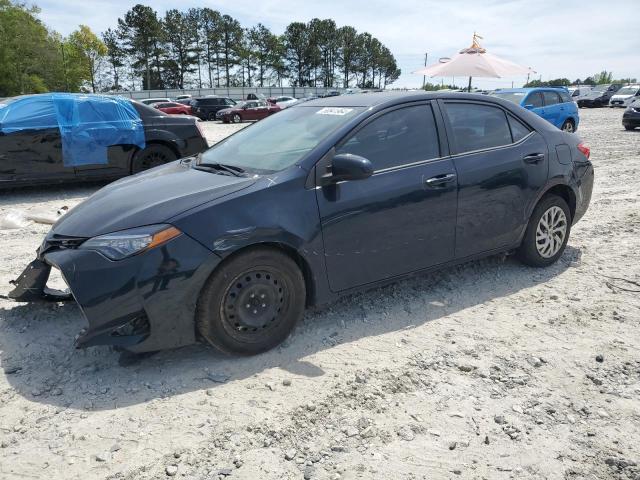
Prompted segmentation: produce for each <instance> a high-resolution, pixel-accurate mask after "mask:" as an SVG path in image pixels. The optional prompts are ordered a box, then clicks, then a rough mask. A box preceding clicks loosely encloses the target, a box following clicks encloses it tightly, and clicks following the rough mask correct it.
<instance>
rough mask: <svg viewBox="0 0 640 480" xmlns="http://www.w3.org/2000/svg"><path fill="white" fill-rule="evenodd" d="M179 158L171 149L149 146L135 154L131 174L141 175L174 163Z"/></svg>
mask: <svg viewBox="0 0 640 480" xmlns="http://www.w3.org/2000/svg"><path fill="white" fill-rule="evenodd" d="M177 158H178V157H177V156H176V154H175V153H174V152H173V150H171V149H170V148H169V147H165V146H164V145H157V144H152V145H147V147H146V148H144V149H143V150H140V151H139V152H137V153H136V154H135V156H134V157H133V160H132V162H131V173H139V172H142V171H144V170H148V169H150V168H153V167H157V166H159V165H164V164H165V163H168V162H172V161H174V160H175V159H177Z"/></svg>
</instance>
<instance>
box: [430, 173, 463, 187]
mask: <svg viewBox="0 0 640 480" xmlns="http://www.w3.org/2000/svg"><path fill="white" fill-rule="evenodd" d="M455 179H456V174H455V173H445V174H442V175H436V176H435V177H431V178H427V179H426V180H425V181H424V184H425V185H426V186H427V187H430V188H434V187H440V186H442V185H445V184H447V183H450V182H453V181H454V180H455Z"/></svg>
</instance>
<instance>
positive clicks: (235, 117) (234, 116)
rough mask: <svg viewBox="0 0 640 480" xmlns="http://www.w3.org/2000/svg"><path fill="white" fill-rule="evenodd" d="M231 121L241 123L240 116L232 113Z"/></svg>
mask: <svg viewBox="0 0 640 480" xmlns="http://www.w3.org/2000/svg"><path fill="white" fill-rule="evenodd" d="M232 120H233V123H242V117H241V116H240V114H239V113H236V114H234V115H233V119H232Z"/></svg>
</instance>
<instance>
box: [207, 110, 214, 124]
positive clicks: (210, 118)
mask: <svg viewBox="0 0 640 480" xmlns="http://www.w3.org/2000/svg"><path fill="white" fill-rule="evenodd" d="M215 119H216V113H215V112H209V114H208V115H207V120H209V121H210V122H213V121H215Z"/></svg>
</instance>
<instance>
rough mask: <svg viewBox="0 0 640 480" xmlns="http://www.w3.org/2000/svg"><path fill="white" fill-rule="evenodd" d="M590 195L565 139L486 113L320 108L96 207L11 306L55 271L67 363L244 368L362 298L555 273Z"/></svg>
mask: <svg viewBox="0 0 640 480" xmlns="http://www.w3.org/2000/svg"><path fill="white" fill-rule="evenodd" d="M592 187H593V167H592V165H591V163H590V162H589V148H588V147H587V146H585V145H584V144H582V142H581V141H580V139H579V138H578V136H576V135H570V134H567V133H565V132H561V131H559V130H558V129H556V128H554V127H553V126H551V125H550V124H549V123H548V122H546V121H544V120H542V119H541V118H540V117H539V116H537V115H535V114H533V113H532V112H529V111H527V110H525V109H523V108H520V107H518V106H516V105H515V104H513V103H511V102H506V101H501V100H500V99H499V98H496V97H489V96H481V95H469V94H463V93H448V94H441V93H426V92H423V93H405V92H400V93H396V92H394V93H389V94H380V95H370V94H369V95H344V96H341V97H336V98H331V99H322V100H316V101H312V102H307V103H305V104H304V105H300V106H296V107H293V108H287V109H285V110H284V111H282V112H281V113H279V114H278V115H274V116H273V117H270V118H268V119H266V120H264V121H262V122H258V123H257V124H256V125H254V126H252V127H250V128H246V129H243V130H241V131H239V132H237V133H236V134H234V135H231V136H230V137H227V138H226V139H225V140H222V141H221V142H219V143H217V144H216V145H215V146H214V147H212V148H211V149H209V150H208V151H206V152H204V153H203V154H202V155H199V156H198V158H197V159H195V160H194V161H191V162H189V163H186V162H183V163H175V162H174V163H172V164H170V165H165V166H163V167H159V168H156V169H154V170H153V171H151V172H148V173H146V174H142V175H139V176H137V177H136V178H135V180H134V179H131V180H129V179H124V180H122V181H120V182H118V183H117V184H115V185H112V186H107V187H105V188H103V189H102V190H100V191H98V192H97V193H95V194H94V195H93V196H91V197H89V198H88V199H87V200H85V202H84V203H82V204H81V205H79V206H78V207H76V208H74V209H73V210H71V211H70V212H69V213H67V214H66V215H65V216H64V217H62V218H61V219H60V220H59V221H58V222H57V223H56V224H55V225H54V226H53V228H52V229H51V231H50V232H49V233H48V234H47V236H46V237H45V238H44V240H43V242H42V244H41V246H40V248H39V250H38V252H37V258H36V259H35V260H34V261H33V262H32V263H31V264H30V265H29V266H28V267H27V269H26V270H25V272H24V273H23V274H22V275H21V276H20V277H19V279H18V280H17V281H16V282H15V289H14V290H13V291H12V292H10V293H9V297H10V298H14V299H17V300H19V301H32V300H36V299H38V298H41V296H42V295H43V294H44V291H43V289H44V287H45V284H46V279H47V277H48V273H49V271H50V269H51V266H52V265H55V267H56V268H58V269H60V270H61V271H62V276H63V277H64V278H65V279H67V281H68V284H69V287H70V289H71V291H72V292H73V298H74V300H75V301H76V302H77V303H78V304H79V306H80V309H79V312H81V313H82V315H84V316H85V318H86V320H87V322H88V326H87V328H86V329H85V330H83V332H82V333H81V335H80V336H79V337H78V338H77V340H76V345H77V346H78V347H89V346H93V345H105V344H106V345H114V344H116V345H118V346H120V347H121V348H125V349H127V350H130V351H134V352H144V351H156V350H160V349H166V348H175V347H180V346H183V345H187V344H190V343H193V342H195V341H196V339H197V338H198V336H200V337H202V338H203V339H205V340H206V341H207V342H209V343H211V344H212V345H214V346H215V347H217V348H218V349H220V350H222V351H225V352H230V353H235V354H244V355H249V354H257V353H260V352H264V351H265V350H268V349H270V348H273V347H275V346H276V345H278V344H279V343H281V342H282V341H283V340H284V339H285V338H287V337H288V336H289V335H290V333H291V331H292V330H293V329H294V327H295V325H296V324H297V323H298V322H299V321H300V320H301V318H302V316H303V314H304V310H305V308H306V307H307V306H313V305H318V304H326V303H328V302H330V301H335V300H336V299H338V298H340V297H342V296H345V295H349V294H352V293H353V292H354V291H357V290H364V289H371V288H372V287H376V286H379V285H382V284H385V283H389V282H392V281H397V280H398V279H401V278H404V277H407V276H409V275H416V274H420V273H425V272H429V271H432V270H435V269H439V268H443V267H448V266H451V265H455V264H458V263H461V262H465V261H468V260H471V259H478V258H482V257H486V256H489V255H495V254H498V253H502V252H509V251H514V252H516V254H517V257H518V258H519V259H520V260H521V261H522V262H523V263H525V264H526V265H530V266H532V267H540V268H541V267H547V266H550V265H553V264H554V263H555V262H557V261H558V259H559V258H560V257H561V256H562V254H563V252H564V250H565V247H566V245H567V241H568V240H569V236H570V233H571V228H572V226H573V225H575V224H576V222H578V221H579V220H580V218H581V217H582V216H583V215H584V213H585V212H586V210H587V208H588V205H589V202H590V199H591V191H592ZM43 279H44V280H43ZM385 294H386V293H385V292H384V291H379V292H378V295H385ZM461 294H464V292H461Z"/></svg>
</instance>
